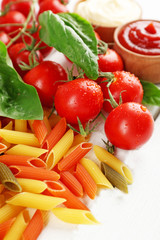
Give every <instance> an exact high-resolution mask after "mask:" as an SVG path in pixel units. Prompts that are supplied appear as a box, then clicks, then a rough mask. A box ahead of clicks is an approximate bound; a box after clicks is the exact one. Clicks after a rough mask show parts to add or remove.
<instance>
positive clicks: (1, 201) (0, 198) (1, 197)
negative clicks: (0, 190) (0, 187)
mask: <svg viewBox="0 0 160 240" xmlns="http://www.w3.org/2000/svg"><path fill="white" fill-rule="evenodd" d="M4 204H5V197H4V195H3V194H0V208H1V207H2V206H3V205H4Z"/></svg>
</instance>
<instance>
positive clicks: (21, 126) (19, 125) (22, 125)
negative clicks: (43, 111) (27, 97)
mask: <svg viewBox="0 0 160 240" xmlns="http://www.w3.org/2000/svg"><path fill="white" fill-rule="evenodd" d="M15 131H20V132H27V120H21V119H15Z"/></svg>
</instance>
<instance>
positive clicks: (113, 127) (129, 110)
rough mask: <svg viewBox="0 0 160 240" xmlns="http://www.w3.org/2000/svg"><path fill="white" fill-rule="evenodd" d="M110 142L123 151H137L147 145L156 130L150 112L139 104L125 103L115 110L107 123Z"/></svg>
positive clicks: (106, 131) (106, 128)
mask: <svg viewBox="0 0 160 240" xmlns="http://www.w3.org/2000/svg"><path fill="white" fill-rule="evenodd" d="M104 128H105V134H106V136H107V138H108V140H109V141H110V142H111V143H112V144H113V145H114V146H116V147H118V148H122V149H128V150H129V149H136V148H138V147H140V146H142V145H143V144H144V143H146V142H147V141H148V140H149V138H150V137H151V135H152V133H153V129H154V120H153V117H152V115H151V113H150V112H149V110H148V109H147V108H146V107H145V106H143V105H142V104H139V103H134V102H129V103H124V104H121V105H119V106H118V107H116V108H115V109H113V110H112V111H111V112H110V114H109V115H108V117H107V119H106V122H105V126H104Z"/></svg>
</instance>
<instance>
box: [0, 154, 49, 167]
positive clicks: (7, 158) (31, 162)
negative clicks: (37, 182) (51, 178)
mask: <svg viewBox="0 0 160 240" xmlns="http://www.w3.org/2000/svg"><path fill="white" fill-rule="evenodd" d="M0 162H1V163H4V164H6V165H7V166H10V165H22V166H28V167H41V168H45V167H46V164H45V162H44V161H43V160H42V159H40V158H34V157H30V156H22V155H5V154H4V155H2V156H0Z"/></svg>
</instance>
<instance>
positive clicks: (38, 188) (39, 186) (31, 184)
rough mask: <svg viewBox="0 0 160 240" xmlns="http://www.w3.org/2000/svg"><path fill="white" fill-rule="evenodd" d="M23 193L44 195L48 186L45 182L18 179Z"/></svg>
mask: <svg viewBox="0 0 160 240" xmlns="http://www.w3.org/2000/svg"><path fill="white" fill-rule="evenodd" d="M17 181H18V183H19V184H20V186H21V188H22V191H23V192H31V193H42V192H43V191H44V190H45V189H46V188H47V185H46V184H45V182H43V181H40V180H35V179H27V178H17Z"/></svg>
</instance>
